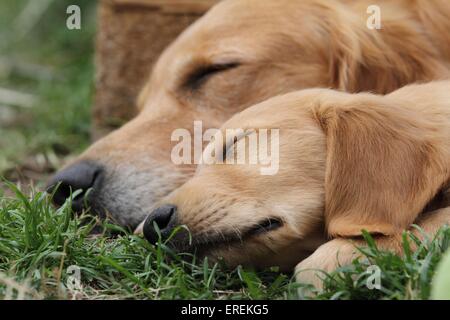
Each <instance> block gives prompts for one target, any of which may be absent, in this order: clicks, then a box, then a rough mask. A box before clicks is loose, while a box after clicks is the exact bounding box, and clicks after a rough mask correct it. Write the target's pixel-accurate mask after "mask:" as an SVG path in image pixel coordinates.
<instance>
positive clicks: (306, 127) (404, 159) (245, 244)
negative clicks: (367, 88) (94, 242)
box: [143, 81, 450, 284]
mask: <svg viewBox="0 0 450 320" xmlns="http://www.w3.org/2000/svg"><path fill="white" fill-rule="evenodd" d="M274 110H276V111H274ZM238 128H239V129H242V130H244V132H247V133H248V134H244V135H241V137H240V138H237V139H233V140H231V141H228V142H227V143H224V142H223V141H222V139H217V141H216V140H213V141H212V142H211V143H210V145H209V146H208V147H206V149H205V152H204V154H203V158H204V159H206V160H207V161H206V162H208V164H205V163H203V164H201V165H199V167H198V169H197V172H196V174H195V175H194V177H193V178H192V179H190V180H189V181H187V182H186V183H185V184H184V185H183V186H181V187H180V188H178V189H177V190H175V191H173V192H172V193H171V194H170V195H169V196H167V197H166V198H165V199H163V200H162V202H161V203H160V207H159V208H157V209H156V210H154V212H153V213H152V214H150V216H149V217H148V218H147V219H146V221H145V223H144V225H143V232H144V235H145V236H146V238H147V239H149V241H151V242H155V241H156V240H157V239H158V234H157V231H156V228H155V224H156V225H157V226H158V228H159V229H160V235H162V236H163V237H167V236H168V235H169V234H171V233H172V231H173V230H174V229H175V228H177V227H178V226H180V225H184V226H187V228H188V229H189V231H190V237H191V238H189V237H188V236H187V232H179V233H177V234H176V235H175V236H174V238H173V239H172V241H171V244H172V245H173V247H174V248H175V249H178V250H193V249H195V250H196V252H197V254H199V255H201V256H208V257H210V258H211V259H212V260H214V259H217V258H219V257H220V258H223V259H224V260H225V262H226V263H227V264H229V265H231V266H234V265H238V264H243V265H251V266H256V267H264V266H273V265H276V266H280V267H281V268H282V269H291V268H293V267H294V266H295V265H296V264H298V266H297V271H298V278H299V280H301V281H308V282H312V283H315V284H318V282H317V278H316V277H315V273H314V272H313V271H311V270H314V269H321V270H325V271H332V270H334V269H335V268H336V267H337V266H338V265H345V264H348V263H350V262H351V261H352V259H354V258H355V257H356V256H357V251H356V249H355V246H354V244H355V243H356V244H359V245H362V244H363V243H364V241H363V240H361V238H362V237H361V235H362V232H361V231H362V230H366V231H367V232H369V233H370V234H372V235H373V236H374V238H375V240H376V242H377V244H378V246H379V247H380V248H384V249H389V250H393V251H395V252H397V253H401V239H402V232H403V231H404V230H407V229H409V228H410V226H411V224H417V225H419V226H420V227H421V228H422V229H423V230H424V231H425V232H426V233H429V234H431V235H433V234H434V233H435V232H436V231H437V230H438V229H439V228H440V227H442V226H443V225H444V224H447V223H449V222H450V81H440V82H439V81H438V82H431V83H428V84H420V85H410V86H406V87H404V88H402V89H399V90H397V91H394V92H392V93H390V94H388V95H385V96H383V95H375V94H370V93H359V94H349V93H343V92H339V91H334V90H329V89H308V90H303V91H298V92H293V93H289V94H286V95H282V96H279V97H275V98H272V99H269V100H267V101H265V102H263V103H261V104H258V105H255V106H253V107H250V108H248V109H246V110H245V111H243V112H241V113H238V114H237V115H235V116H234V117H232V118H231V119H230V120H229V121H227V122H226V123H225V124H224V125H223V126H222V128H221V130H220V132H218V134H220V136H223V135H224V132H225V130H227V129H238ZM267 128H271V129H279V143H278V149H279V156H280V168H279V171H278V173H277V174H275V175H262V174H261V171H260V170H259V169H260V165H259V164H250V163H249V161H248V159H250V158H251V157H252V154H251V153H252V152H255V150H252V149H251V148H247V149H246V152H244V153H242V154H241V157H243V158H242V159H241V160H244V161H241V164H234V165H227V164H226V161H224V160H226V158H227V157H228V156H229V155H230V154H231V156H232V157H235V156H236V155H238V153H237V152H231V153H230V152H229V151H230V150H231V149H237V148H238V145H239V143H240V142H243V141H245V140H248V139H250V136H251V133H255V132H259V131H260V130H263V129H267ZM248 145H249V144H248ZM222 149H223V150H225V152H223V153H221V154H220V159H218V158H217V159H215V160H216V161H211V157H215V156H216V155H218V154H219V153H216V152H212V150H222ZM430 204H432V206H431V205H430ZM418 236H422V235H421V234H418ZM189 240H190V241H191V242H189ZM305 258H306V259H305ZM307 270H309V271H307Z"/></svg>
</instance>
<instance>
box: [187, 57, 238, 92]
mask: <svg viewBox="0 0 450 320" xmlns="http://www.w3.org/2000/svg"><path fill="white" fill-rule="evenodd" d="M238 66H239V63H237V62H233V63H225V64H213V65H208V66H203V67H200V68H198V69H196V70H195V71H194V72H192V73H191V74H189V76H188V77H187V78H186V81H185V83H184V87H186V88H188V89H190V90H194V91H195V90H198V89H200V88H201V87H202V86H203V84H204V83H205V82H206V81H207V80H208V79H209V78H210V77H211V76H213V75H215V74H217V73H220V72H223V71H226V70H230V69H233V68H236V67H238Z"/></svg>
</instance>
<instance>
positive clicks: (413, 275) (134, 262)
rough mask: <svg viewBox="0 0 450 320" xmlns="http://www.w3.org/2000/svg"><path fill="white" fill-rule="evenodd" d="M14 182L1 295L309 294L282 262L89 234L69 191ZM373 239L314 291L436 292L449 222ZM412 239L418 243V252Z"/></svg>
mask: <svg viewBox="0 0 450 320" xmlns="http://www.w3.org/2000/svg"><path fill="white" fill-rule="evenodd" d="M8 187H9V188H11V189H12V190H13V192H14V193H15V196H14V197H10V198H8V197H1V196H0V298H1V297H5V295H6V293H7V288H11V286H14V285H17V286H18V287H19V288H22V289H23V290H24V291H25V292H26V297H28V298H45V299H67V298H70V299H72V298H78V299H298V298H308V297H303V296H299V295H298V290H297V289H298V288H299V285H298V284H296V283H295V281H293V279H292V275H291V274H283V273H280V272H277V270H267V271H259V272H255V271H252V270H248V269H243V268H241V267H239V268H236V269H234V270H229V269H227V268H226V267H225V266H223V265H220V264H215V265H211V264H209V263H208V262H207V260H205V261H197V260H195V259H194V261H191V262H188V261H189V259H185V258H186V257H185V256H183V255H182V254H181V255H180V254H175V253H173V252H172V251H171V250H170V249H169V248H168V247H167V246H165V244H164V243H159V244H158V245H156V246H153V245H150V244H149V243H148V242H146V241H145V240H144V239H143V238H141V237H139V236H135V235H131V234H126V232H125V231H123V232H124V233H123V234H122V235H120V236H118V237H116V238H108V237H106V236H96V237H93V236H90V231H91V230H92V228H93V222H95V220H92V221H93V222H92V223H88V224H86V223H83V222H82V220H83V219H82V218H81V217H74V216H73V214H72V212H71V210H70V209H69V208H70V199H69V200H68V201H67V202H66V204H65V205H64V206H62V207H61V208H59V209H54V208H53V207H52V206H51V204H50V201H49V195H47V194H45V193H40V192H35V193H34V194H33V195H32V196H26V195H25V194H23V193H22V192H21V191H19V190H18V189H17V188H16V187H15V186H14V184H11V183H8ZM103 228H104V230H105V233H106V232H108V231H111V230H117V228H118V227H117V226H114V225H111V224H109V223H108V222H104V223H103ZM367 240H368V242H369V246H368V247H367V248H363V249H361V251H362V252H363V253H364V258H360V259H358V260H355V261H354V262H353V264H352V265H350V266H347V267H343V268H340V269H339V270H338V271H337V272H336V273H333V274H331V275H327V276H326V277H325V276H324V277H325V290H324V291H323V292H321V293H318V294H317V293H316V294H317V295H316V296H315V297H314V298H315V299H427V298H428V297H429V295H430V288H431V283H432V277H433V275H434V271H435V269H436V265H437V263H438V262H439V260H440V259H441V256H442V254H443V252H445V250H446V249H447V248H448V246H449V244H450V229H448V228H444V229H442V230H441V232H440V233H439V234H438V235H437V236H436V238H435V239H427V240H424V241H419V240H418V239H417V238H415V237H413V236H411V235H409V234H405V238H404V248H405V254H404V257H399V256H396V255H394V254H392V253H390V252H385V251H380V250H378V249H377V248H376V246H375V244H374V243H373V241H372V239H371V238H370V237H369V236H367ZM413 243H415V244H416V245H417V247H418V250H416V251H414V252H412V250H411V249H410V247H411V246H412V244H413ZM372 265H376V266H378V267H379V268H380V271H381V289H380V290H376V289H374V290H370V289H368V287H367V285H366V283H367V279H368V277H369V274H367V273H366V269H367V267H369V266H372ZM71 266H77V268H79V270H80V273H81V286H82V287H81V288H82V289H81V290H79V291H73V290H70V285H69V284H68V281H69V280H70V276H71V275H72V273H71V270H72V268H73V267H71ZM5 279H6V280H7V281H5ZM11 283H12V284H11ZM14 292H15V291H14ZM15 295H16V296H17V292H16V293H15ZM9 297H11V295H9ZM13 297H14V295H13Z"/></svg>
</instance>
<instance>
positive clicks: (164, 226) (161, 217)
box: [144, 204, 177, 244]
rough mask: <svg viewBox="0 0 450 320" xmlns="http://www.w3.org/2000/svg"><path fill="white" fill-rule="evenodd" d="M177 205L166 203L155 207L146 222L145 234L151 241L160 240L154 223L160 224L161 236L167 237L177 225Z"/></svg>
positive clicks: (153, 242)
mask: <svg viewBox="0 0 450 320" xmlns="http://www.w3.org/2000/svg"><path fill="white" fill-rule="evenodd" d="M176 217H177V207H176V206H174V205H170V204H169V205H164V206H162V207H159V208H157V209H155V210H154V211H153V212H152V213H151V214H150V215H149V216H148V218H147V219H146V220H145V222H144V236H145V238H146V239H147V240H148V241H149V242H150V243H151V244H155V243H157V242H158V239H159V236H158V232H157V231H156V229H155V226H154V224H155V223H156V225H157V226H158V229H159V231H160V233H161V238H162V239H166V238H167V237H169V236H170V233H171V231H172V230H173V228H174V227H175V226H176Z"/></svg>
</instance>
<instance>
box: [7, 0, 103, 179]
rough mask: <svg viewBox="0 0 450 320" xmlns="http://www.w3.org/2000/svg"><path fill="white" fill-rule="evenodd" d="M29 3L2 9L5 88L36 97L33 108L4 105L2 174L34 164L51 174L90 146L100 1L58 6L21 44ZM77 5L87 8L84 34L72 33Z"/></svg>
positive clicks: (22, 0) (61, 2)
mask: <svg viewBox="0 0 450 320" xmlns="http://www.w3.org/2000/svg"><path fill="white" fill-rule="evenodd" d="M27 3H28V1H26V0H17V1H16V0H14V1H12V0H8V1H2V3H1V4H0V59H1V60H0V66H1V68H0V87H3V88H7V89H12V90H15V91H18V92H23V93H27V94H31V95H33V96H34V97H35V103H33V105H32V106H31V107H20V106H16V105H0V127H1V134H0V174H2V173H3V174H5V172H8V171H10V170H11V169H17V168H21V167H22V166H24V165H28V167H30V164H32V167H33V169H34V170H35V171H44V172H43V173H46V171H47V170H51V169H54V168H55V167H57V166H59V165H60V161H59V160H60V159H62V158H64V157H65V156H67V155H69V154H71V153H77V152H79V151H81V150H82V149H84V148H85V147H86V146H87V145H88V144H89V131H90V107H91V98H92V88H93V75H94V72H93V47H94V35H95V10H94V9H95V1H89V0H77V1H70V0H58V1H53V2H52V4H51V5H50V7H49V8H48V10H47V11H46V12H45V14H44V15H43V16H42V17H41V18H40V19H39V20H38V21H37V22H36V26H35V27H34V28H32V29H31V30H30V31H29V32H27V33H25V34H24V36H23V37H21V38H19V39H17V35H18V34H20V33H21V28H22V27H21V26H20V24H18V23H17V20H18V18H17V17H18V16H19V15H20V12H22V10H23V9H24V8H25V6H26V4H27ZM73 3H77V4H79V5H80V7H81V8H82V29H81V30H72V31H71V30H68V29H67V28H66V17H67V15H66V8H67V6H68V4H73ZM36 68H37V69H36ZM35 69H36V70H35ZM39 173H41V172H39Z"/></svg>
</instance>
